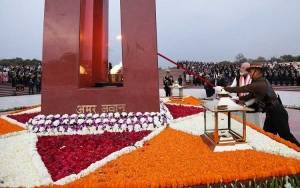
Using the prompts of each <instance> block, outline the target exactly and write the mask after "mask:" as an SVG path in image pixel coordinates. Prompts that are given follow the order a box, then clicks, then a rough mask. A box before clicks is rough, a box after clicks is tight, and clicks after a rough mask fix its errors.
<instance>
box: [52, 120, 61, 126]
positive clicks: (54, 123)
mask: <svg viewBox="0 0 300 188" xmlns="http://www.w3.org/2000/svg"><path fill="white" fill-rule="evenodd" d="M52 125H53V126H55V127H57V126H59V125H60V121H59V120H55V121H54V122H53V123H52Z"/></svg>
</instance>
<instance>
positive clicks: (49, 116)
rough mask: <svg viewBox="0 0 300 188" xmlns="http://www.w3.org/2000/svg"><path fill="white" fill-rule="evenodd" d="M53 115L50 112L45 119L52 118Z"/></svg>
mask: <svg viewBox="0 0 300 188" xmlns="http://www.w3.org/2000/svg"><path fill="white" fill-rule="evenodd" d="M53 117H54V116H53V115H52V114H50V115H48V116H47V117H46V119H52V118H53Z"/></svg>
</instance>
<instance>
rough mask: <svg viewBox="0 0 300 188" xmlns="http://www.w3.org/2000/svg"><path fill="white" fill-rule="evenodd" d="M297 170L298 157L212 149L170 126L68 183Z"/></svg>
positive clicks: (195, 180)
mask: <svg viewBox="0 0 300 188" xmlns="http://www.w3.org/2000/svg"><path fill="white" fill-rule="evenodd" d="M274 164H276V165H274ZM297 173H300V165H299V160H296V159H291V158H286V157H282V156H277V155H272V154H268V153H263V152H257V151H254V150H245V151H234V152H225V153H213V152H211V151H210V149H209V148H208V147H207V145H206V144H205V143H204V142H203V141H202V140H201V139H200V138H199V137H198V136H192V135H189V134H185V133H182V132H178V131H175V130H172V129H166V130H165V131H163V132H162V133H161V134H160V135H158V136H157V137H156V138H154V139H153V140H151V141H150V142H149V143H148V144H147V145H146V146H145V147H144V148H140V149H138V150H137V151H135V152H132V153H130V154H127V155H124V156H122V157H120V158H119V159H118V160H116V161H113V162H111V163H109V164H107V165H106V166H104V167H103V168H100V169H98V170H96V171H95V172H93V173H91V174H89V175H87V176H86V177H82V178H81V179H79V180H77V181H75V182H72V183H70V184H67V185H65V186H64V187H83V186H85V187H89V186H94V187H116V186H118V187H152V186H153V187H172V186H175V187H182V186H194V185H203V184H204V185H206V184H214V183H219V182H225V183H228V182H232V181H235V180H249V179H255V178H268V177H273V176H285V175H295V174H297Z"/></svg>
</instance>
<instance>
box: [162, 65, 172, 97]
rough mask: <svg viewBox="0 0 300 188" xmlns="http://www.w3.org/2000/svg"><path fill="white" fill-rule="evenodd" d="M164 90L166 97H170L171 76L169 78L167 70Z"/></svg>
mask: <svg viewBox="0 0 300 188" xmlns="http://www.w3.org/2000/svg"><path fill="white" fill-rule="evenodd" d="M163 84H164V90H165V93H166V97H171V85H172V80H171V76H170V71H169V70H167V74H166V76H165V77H164V81H163Z"/></svg>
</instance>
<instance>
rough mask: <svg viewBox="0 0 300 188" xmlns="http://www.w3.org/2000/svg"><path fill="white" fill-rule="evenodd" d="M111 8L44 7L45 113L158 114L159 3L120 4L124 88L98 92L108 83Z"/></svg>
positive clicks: (82, 0) (97, 1) (82, 4)
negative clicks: (99, 85) (116, 111)
mask: <svg viewBox="0 0 300 188" xmlns="http://www.w3.org/2000/svg"><path fill="white" fill-rule="evenodd" d="M108 6H109V0H46V1H45V19H44V44H43V78H42V113H44V114H50V113H52V114H53V113H54V114H55V113H76V111H78V108H79V107H80V108H81V107H91V106H92V107H93V108H92V111H96V112H101V111H103V109H108V108H109V109H110V110H111V109H113V108H114V107H116V106H115V105H121V108H120V109H119V110H120V111H123V110H125V111H133V112H137V111H142V112H144V111H159V83H158V64H157V32H156V6H155V0H130V1H128V0H121V28H122V52H123V55H122V56H123V58H122V59H123V60H122V62H123V72H124V75H123V77H124V82H123V87H95V85H97V83H105V82H107V81H108V76H107V74H108V70H107V69H108V68H107V67H108V66H107V63H108V46H107V45H108V44H107V43H108V42H107V41H108ZM89 105H91V106H89ZM106 105H108V106H106ZM122 105H123V106H122ZM94 107H95V108H94ZM119 107H120V106H117V108H116V109H118V108H119ZM86 111H88V110H86Z"/></svg>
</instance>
